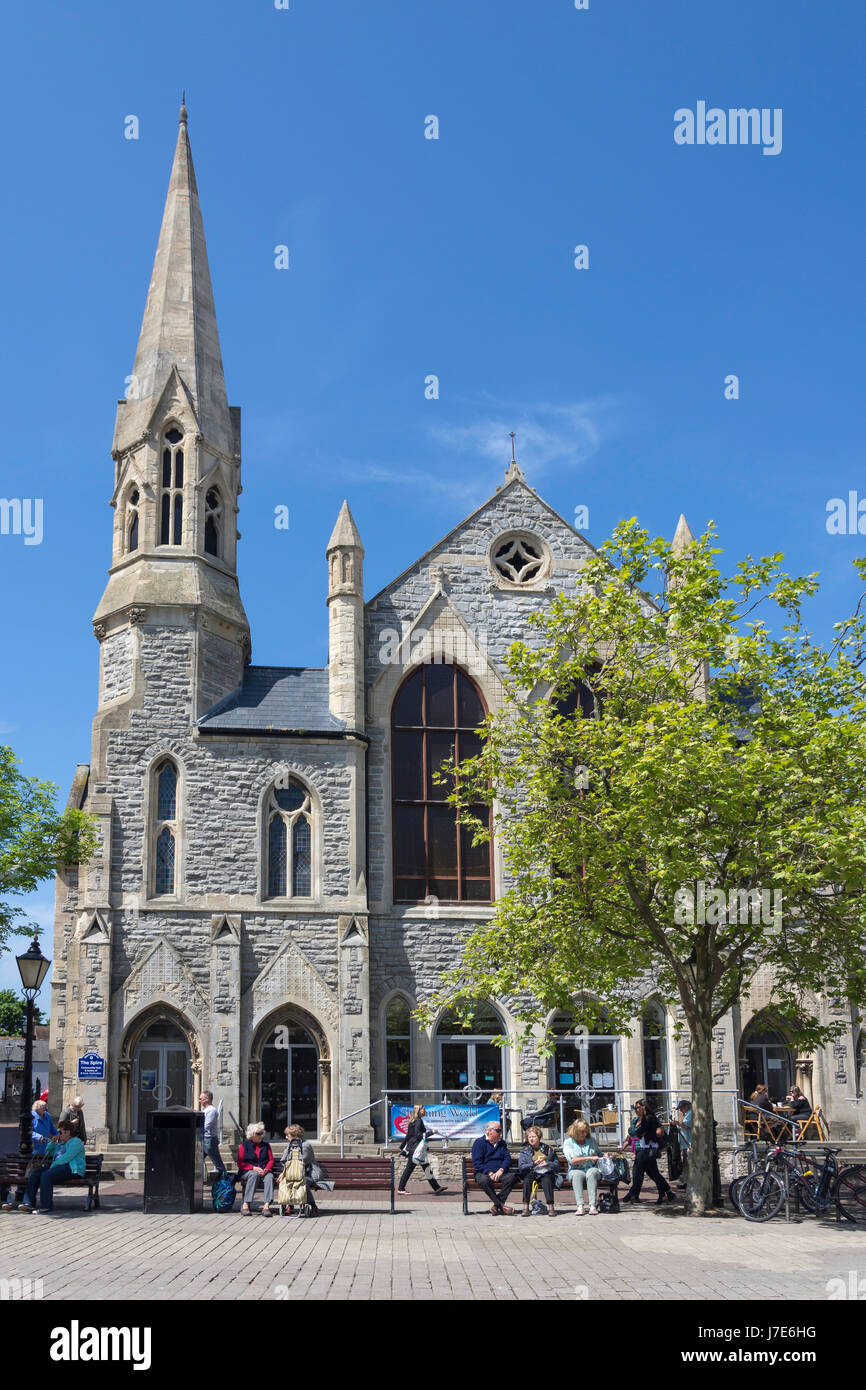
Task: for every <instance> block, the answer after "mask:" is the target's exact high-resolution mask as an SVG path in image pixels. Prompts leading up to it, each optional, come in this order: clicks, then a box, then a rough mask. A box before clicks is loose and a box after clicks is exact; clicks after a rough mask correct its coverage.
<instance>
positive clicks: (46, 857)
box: [0, 747, 98, 948]
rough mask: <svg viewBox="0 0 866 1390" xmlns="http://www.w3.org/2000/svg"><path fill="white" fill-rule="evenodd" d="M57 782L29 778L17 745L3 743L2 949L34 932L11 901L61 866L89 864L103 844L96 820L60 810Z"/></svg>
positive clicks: (0, 826)
mask: <svg viewBox="0 0 866 1390" xmlns="http://www.w3.org/2000/svg"><path fill="white" fill-rule="evenodd" d="M56 802H57V788H56V787H55V786H54V784H53V783H52V782H41V781H39V779H38V778H36V777H25V776H24V775H23V774H22V773H21V771H20V770H19V762H18V759H17V758H16V757H15V754H14V753H13V752H12V749H11V748H7V747H0V948H2V947H3V946H4V945H5V944H6V941H7V938H8V937H9V936H10V935H19V936H20V935H32V933H33V925H32V923H27V922H24V921H22V920H21V919H22V917H23V910H22V909H21V907H19V906H18V905H17V904H16V903H14V902H13V901H11V900H12V899H14V898H16V897H21V896H24V895H25V894H27V893H32V892H33V891H34V890H35V889H36V888H37V887H38V885H39V884H40V883H42V882H43V881H44V880H45V879H47V878H51V877H52V875H53V874H54V873H55V872H56V870H57V868H58V866H62V865H66V864H83V863H86V862H87V860H88V859H90V858H91V857H92V855H93V853H94V850H95V849H96V846H97V844H98V838H97V833H96V820H95V818H94V817H93V816H90V815H88V814H87V813H86V812H84V811H76V810H66V811H63V812H60V811H58V810H57V804H56Z"/></svg>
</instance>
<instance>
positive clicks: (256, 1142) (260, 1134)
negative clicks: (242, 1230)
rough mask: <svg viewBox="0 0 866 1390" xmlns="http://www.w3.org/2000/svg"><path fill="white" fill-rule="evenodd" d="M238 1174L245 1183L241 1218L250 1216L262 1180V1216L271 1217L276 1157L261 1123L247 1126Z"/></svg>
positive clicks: (241, 1147)
mask: <svg viewBox="0 0 866 1390" xmlns="http://www.w3.org/2000/svg"><path fill="white" fill-rule="evenodd" d="M238 1172H239V1173H240V1175H241V1177H242V1178H243V1182H244V1202H243V1206H242V1207H241V1216H249V1215H250V1202H251V1201H252V1200H253V1196H254V1194H255V1190H256V1187H257V1185H258V1182H259V1179H260V1178H261V1182H262V1187H263V1188H264V1197H265V1204H264V1206H263V1207H262V1216H271V1215H272V1214H273V1213H272V1212H271V1202H272V1201H273V1200H274V1155H273V1151H272V1149H271V1146H270V1144H268V1143H267V1142H266V1140H265V1127H264V1125H263V1124H261V1123H256V1124H252V1125H247V1137H246V1139H245V1140H244V1142H243V1143H242V1144H241V1146H240V1148H239V1149H238Z"/></svg>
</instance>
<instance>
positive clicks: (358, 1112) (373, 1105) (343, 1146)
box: [337, 1096, 388, 1158]
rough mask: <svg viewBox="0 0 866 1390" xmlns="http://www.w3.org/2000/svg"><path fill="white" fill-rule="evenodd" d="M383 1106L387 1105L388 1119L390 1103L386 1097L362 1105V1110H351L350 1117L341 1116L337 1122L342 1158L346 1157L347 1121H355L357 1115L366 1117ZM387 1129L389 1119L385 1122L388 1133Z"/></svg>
mask: <svg viewBox="0 0 866 1390" xmlns="http://www.w3.org/2000/svg"><path fill="white" fill-rule="evenodd" d="M382 1104H384V1105H385V1115H386V1117H387V1114H388V1103H387V1097H385V1096H380V1098H379V1099H378V1100H371V1101H370V1104H369V1105H362V1106H361V1108H360V1109H359V1110H351V1111H350V1112H349V1114H348V1115H341V1116H340V1118H339V1120H338V1121H337V1129H338V1130H339V1131H340V1157H341V1158H345V1156H346V1143H345V1140H346V1129H345V1126H346V1121H347V1120H354V1118H355V1116H356V1115H366V1113H367V1111H368V1110H375V1108H376V1106H377V1105H382ZM387 1128H388V1123H387V1118H386V1122H385V1129H386V1131H387Z"/></svg>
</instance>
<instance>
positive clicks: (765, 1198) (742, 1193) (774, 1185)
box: [737, 1173, 785, 1221]
mask: <svg viewBox="0 0 866 1390" xmlns="http://www.w3.org/2000/svg"><path fill="white" fill-rule="evenodd" d="M784 1200H785V1186H784V1184H783V1182H782V1181H781V1179H780V1178H778V1177H777V1176H776V1174H775V1173H753V1174H752V1175H751V1177H749V1178H746V1180H745V1182H744V1183H743V1185H742V1187H741V1188H740V1189H739V1191H738V1193H737V1210H738V1211H739V1213H740V1215H741V1216H744V1217H745V1218H746V1220H747V1221H771V1220H772V1219H773V1217H774V1216H778V1214H779V1212H780V1211H781V1210H782V1204H783V1202H784Z"/></svg>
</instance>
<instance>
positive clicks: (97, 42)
mask: <svg viewBox="0 0 866 1390" xmlns="http://www.w3.org/2000/svg"><path fill="white" fill-rule="evenodd" d="M864 31H866V19H864V11H863V8H862V7H861V6H854V5H853V4H850V3H849V4H846V5H841V6H834V7H832V9H831V10H830V11H829V12H828V11H826V10H824V9H822V8H821V7H819V6H816V5H814V4H813V3H812V4H807V3H805V0H786V3H777V2H776V0H762V3H761V5H760V6H755V4H754V0H751V3H745V2H740V3H727V4H725V5H723V6H715V7H712V11H711V10H710V7H706V6H697V5H695V4H694V0H673V2H670V0H669V3H666V4H664V5H653V4H648V3H647V0H642V3H638V0H617V3H614V0H590V8H589V9H588V10H586V11H577V10H575V8H574V5H573V0H472V3H471V4H467V2H466V0H438V3H436V4H435V5H433V4H427V3H423V0H375V3H374V4H368V5H359V4H358V3H357V0H290V8H289V9H288V10H277V9H275V7H274V4H273V0H243V3H242V4H241V3H236V2H235V0H232V3H229V0H209V3H208V4H207V5H202V4H201V3H199V0H149V3H148V4H147V5H144V4H140V3H139V4H124V5H117V3H116V0H110V3H109V2H107V0H106V2H104V0H90V3H89V4H88V5H86V6H80V7H79V6H76V7H73V6H69V5H63V4H59V3H56V0H52V2H51V3H47V4H43V5H41V6H39V7H38V9H35V10H34V9H33V8H32V7H31V8H30V9H29V10H28V9H26V8H25V7H18V8H17V9H16V10H13V11H10V12H9V13H8V14H7V16H6V19H5V34H6V43H7V53H8V54H9V55H10V61H9V63H8V64H7V69H6V73H5V78H4V83H3V86H2V90H0V111H2V130H3V132H4V136H3V142H4V147H5V148H4V183H5V186H6V191H7V195H8V198H9V204H8V211H7V216H6V218H5V219H4V221H3V223H2V226H0V237H2V267H3V269H2V275H3V281H4V286H3V290H4V293H3V298H4V303H5V306H6V321H7V328H6V332H5V333H4V335H3V338H2V349H0V350H2V375H0V381H2V391H3V395H4V398H5V402H4V414H5V419H6V429H5V432H4V434H5V445H4V448H3V451H2V465H0V496H3V497H6V498H14V497H20V498H35V497H41V498H42V499H43V506H44V535H43V540H42V543H41V544H40V545H38V546H35V545H34V546H25V545H24V544H23V538H22V537H21V536H11V535H5V536H3V535H0V592H2V594H3V598H4V618H5V621H4V643H3V662H2V668H0V738H2V739H3V740H4V741H6V742H9V743H10V744H11V745H12V747H13V748H14V749H15V751H16V753H17V754H18V755H19V757H21V759H22V761H23V764H24V768H25V770H26V771H27V772H28V773H31V774H33V775H38V776H40V777H45V778H49V779H51V780H52V781H54V782H56V783H57V784H58V785H59V786H60V788H61V790H62V795H63V797H64V798H65V796H66V793H67V790H68V786H69V782H70V779H71V776H72V773H73V771H74V767H75V764H76V763H77V762H79V761H82V762H86V761H87V760H88V758H89V735H90V721H91V718H92V715H93V711H94V708H95V698H96V678H97V647H96V642H95V640H94V638H93V636H92V634H91V628H90V619H91V615H92V613H93V610H94V609H95V607H96V604H97V602H98V600H99V597H100V594H101V592H102V589H103V586H104V582H105V575H106V569H107V566H108V563H109V559H110V548H111V518H112V514H111V509H110V507H109V506H108V499H109V496H110V494H111V488H112V474H113V469H112V462H111V458H110V453H109V451H110V447H111V436H112V428H113V422H114V410H115V401H116V399H117V397H118V396H120V395H122V393H123V390H124V378H125V377H126V376H127V374H128V373H129V372H130V371H131V369H132V359H133V355H134V351H135V344H136V338H137V334H138V328H139V325H140V321H141V313H142V309H143V306H144V297H145V292H146V289H147V285H148V281H149V276H150V270H151V265H152V260H153V253H154V250H155V246H156V238H157V233H158V229H159V221H160V216H161V212H162V204H163V200H164V197H165V191H166V187H167V182H168V174H169V168H170V164H171V158H172V152H173V148H174V142H175V136H176V126H177V109H178V106H179V99H180V92H181V88H183V87H185V88H186V92H187V105H188V107H189V112H190V127H189V128H190V138H191V142H192V148H193V154H194V158H195V163H196V171H197V176H198V183H199V190H200V194H201V201H202V207H203V211H204V219H205V230H206V233H207V238H208V247H209V254H210V263H211V272H212V277H213V282H214V291H215V297H216V305H217V313H218V316H219V323H220V333H221V339H222V349H223V359H224V365H225V371H226V379H227V383H228V390H229V399H230V401H231V402H232V403H233V404H237V405H240V406H241V407H242V410H243V428H244V465H243V481H244V491H243V496H242V497H241V515H240V529H241V531H242V533H243V540H242V542H241V545H240V548H239V568H240V577H241V588H242V594H243V598H244V602H245V605H246V609H247V613H248V615H249V618H250V622H251V625H252V630H253V660H254V661H255V662H258V663H262V664H267V663H273V664H287V665H288V664H302V663H308V664H312V665H322V664H324V663H325V661H326V657H327V652H326V642H327V614H326V609H325V603H324V600H325V580H326V571H325V557H324V547H325V544H326V542H327V539H328V536H329V534H330V531H331V527H332V525H333V522H334V519H335V517H336V515H337V511H338V509H339V506H340V503H341V502H342V500H343V498H344V497H347V498H348V499H349V501H350V505H351V507H352V510H353V513H354V515H355V518H356V520H357V522H358V526H359V528H360V531H361V535H362V537H363V540H364V544H365V547H366V552H367V558H366V589H367V593H368V594H370V595H372V594H374V593H375V592H376V591H377V590H378V589H380V588H381V587H382V586H383V585H384V584H386V583H387V582H388V580H389V579H390V578H392V577H393V576H394V575H396V574H397V573H399V572H400V571H401V570H402V569H404V568H405V567H406V566H407V565H408V564H410V563H411V562H412V560H413V559H414V558H416V557H417V556H418V555H419V554H420V553H422V552H423V551H424V550H426V549H427V548H428V546H429V545H430V544H432V543H433V542H434V541H436V540H437V539H439V537H440V536H441V535H443V534H444V533H445V532H446V531H448V530H449V529H450V528H451V527H452V526H453V525H454V524H456V523H457V522H458V521H459V520H460V519H461V518H462V517H463V516H464V515H465V514H466V513H467V512H468V511H470V510H471V509H472V508H473V507H474V506H476V505H477V504H478V503H480V502H481V501H483V500H484V499H485V498H486V497H487V496H489V495H490V494H491V493H492V492H493V490H494V488H495V487H496V485H497V484H498V483H499V482H501V480H502V470H503V468H504V466H505V464H506V462H507V459H508V457H509V454H510V446H509V442H508V439H507V434H508V431H509V430H511V429H514V430H515V431H516V432H517V449H518V457H519V459H520V461H521V464H522V466H523V468H524V470H525V472H526V475H527V478H528V480H529V482H530V483H531V484H532V485H533V486H534V487H536V488H537V489H538V491H539V492H540V493H541V495H542V496H544V497H545V498H546V499H547V500H548V501H549V502H550V503H551V504H552V505H553V506H554V507H555V508H556V509H557V510H558V511H560V512H561V513H562V515H563V516H566V517H569V518H571V517H573V516H574V510H575V507H577V506H579V505H586V506H588V508H589V518H590V519H589V525H588V527H586V528H585V531H586V534H587V536H588V537H589V539H590V540H591V541H593V542H594V543H596V544H599V543H600V542H601V541H602V540H603V539H604V538H605V537H606V536H607V535H608V534H609V532H610V530H611V528H612V527H613V526H614V525H615V523H616V522H617V521H618V520H619V519H621V518H623V517H627V516H632V515H637V516H638V517H639V519H640V520H641V522H642V523H643V524H644V525H646V526H647V527H649V528H650V530H652V531H653V532H654V533H662V534H666V535H671V534H672V533H673V529H674V526H675V524H676V520H677V517H678V515H679V513H680V511H685V513H686V515H687V517H688V519H689V521H690V523H691V525H692V528H693V530H695V531H698V530H699V529H700V528H701V527H702V526H703V525H704V524H705V523H706V521H707V520H708V519H709V518H713V519H714V520H715V521H716V523H717V525H718V527H719V530H720V534H721V541H722V544H723V545H724V548H725V552H726V555H727V556H728V557H729V560H730V564H731V566H733V564H734V563H735V562H736V560H737V559H739V558H740V557H741V556H742V555H743V554H744V553H746V552H751V553H757V552H763V551H769V550H776V549H780V550H783V551H784V552H785V553H786V556H787V558H788V563H789V566H790V567H791V568H792V569H794V570H796V571H804V570H813V569H818V570H820V572H821V574H822V578H823V582H824V586H825V588H824V591H823V593H822V597H821V599H820V600H819V601H818V602H817V603H816V604H814V605H813V610H814V625H815V629H816V631H817V633H818V634H819V635H820V636H821V637H825V636H826V635H827V632H828V631H829V627H830V624H831V623H832V622H833V621H834V620H835V619H836V618H838V617H841V616H843V615H844V614H845V613H846V612H847V611H849V610H850V608H851V607H852V605H853V603H854V602H855V601H856V595H857V588H856V584H855V581H854V578H853V572H852V571H851V568H850V561H851V559H852V557H853V556H854V555H855V554H860V553H863V552H864V551H866V543H864V541H863V539H862V538H861V537H857V536H830V535H828V534H827V531H826V527H825V519H826V504H827V501H828V500H829V499H830V498H831V497H836V496H847V494H848V492H849V491H850V490H852V489H853V490H858V489H859V491H860V493H861V494H862V495H866V477H864V472H863V467H862V459H863V443H862V440H863V433H864V430H863V426H864V418H863V417H864V406H863V401H864V392H863V384H862V372H863V353H862V320H863V289H864V284H863V279H864V272H863V251H862V248H863V245H864V226H863V223H864V191H863V178H862V124H863V117H862V71H861V65H860V62H859V55H860V54H861V53H862V52H863V48H864V38H866V33H864ZM699 101H705V102H706V103H707V105H708V106H714V105H715V106H719V107H721V108H723V109H727V108H729V107H738V106H747V107H752V106H754V107H758V108H781V109H782V111H783V146H782V151H781V153H780V154H779V155H777V156H769V157H768V156H765V155H763V153H762V150H761V148H760V147H756V146H745V147H743V146H708V145H705V146H697V145H696V146H692V147H688V146H679V145H677V144H675V142H674V139H673V131H674V112H675V111H676V110H677V109H678V108H681V107H690V108H692V109H695V108H696V105H697V103H698V102H699ZM129 115H135V116H137V117H138V119H139V124H140V138H139V139H138V140H127V139H125V138H124V123H125V118H126V117H127V116H129ZM429 115H436V116H437V117H438V119H439V122H440V130H439V139H438V140H427V139H425V138H424V129H425V118H426V117H427V116H429ZM281 244H285V245H287V246H288V247H289V250H290V269H289V270H288V271H279V270H276V269H275V267H274V248H275V247H276V246H278V245H281ZM578 244H585V245H587V246H588V247H589V261H590V264H589V268H588V269H587V270H582V271H578V270H576V269H575V268H574V266H573V248H574V247H575V246H576V245H578ZM431 373H435V374H436V375H437V376H438V377H439V380H440V396H439V399H438V400H427V399H425V395H424V382H425V378H426V377H427V376H428V375H429V374H431ZM730 373H735V374H737V375H738V377H739V380H740V398H739V399H738V400H735V401H733V400H726V399H725V397H724V380H725V377H726V376H727V375H728V374H730ZM280 504H284V505H287V506H288V507H289V509H290V528H289V530H288V531H277V530H275V528H274V525H273V517H274V508H275V507H276V506H278V505H280ZM51 897H52V893H51V886H50V885H46V886H45V888H44V889H43V891H41V892H40V893H39V894H38V895H37V896H36V899H35V901H34V903H33V914H34V917H35V919H36V920H39V921H41V922H48V921H50V918H51ZM50 939H51V938H50V935H48V936H47V937H45V938H44V939H43V944H45V945H46V946H47V945H48V943H50ZM14 976H15V971H14V964H13V963H12V962H11V960H10V959H9V958H8V956H7V958H6V959H5V960H3V961H0V986H2V985H4V984H6V983H9V982H12V981H13V978H14Z"/></svg>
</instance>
